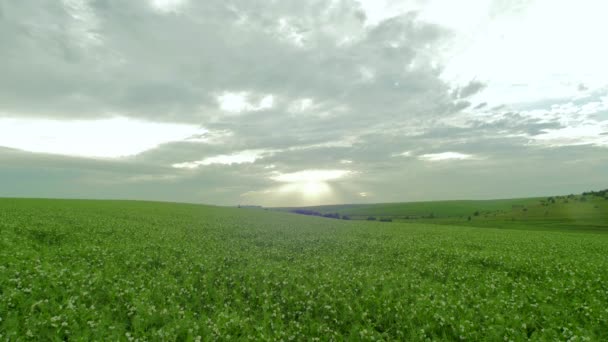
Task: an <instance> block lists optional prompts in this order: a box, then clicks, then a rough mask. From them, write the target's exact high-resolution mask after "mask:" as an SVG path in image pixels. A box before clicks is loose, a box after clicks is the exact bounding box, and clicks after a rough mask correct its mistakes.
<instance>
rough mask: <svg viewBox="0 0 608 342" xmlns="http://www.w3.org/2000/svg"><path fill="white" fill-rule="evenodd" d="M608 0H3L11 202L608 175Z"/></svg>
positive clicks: (295, 197) (506, 187) (388, 190)
mask: <svg viewBox="0 0 608 342" xmlns="http://www.w3.org/2000/svg"><path fill="white" fill-rule="evenodd" d="M606 13H608V5H607V4H606V3H605V2H604V1H598V0H579V1H571V0H513V1H509V0H466V1H449V0H443V1H433V0H430V1H422V0H394V1H390V0H384V1H381V0H360V1H357V0H338V1H328V0H314V1H312V0H311V1H309V0H293V1H290V0H284V1H268V0H205V1H195V0H129V1H124V0H64V1H59V0H20V1H13V0H0V44H1V45H0V196H4V197H76V198H125V199H146V200H167V201H187V202H199V203H210V204H222V205H236V204H260V205H266V206H286V205H306V204H326V203H361V202H393V201H417V200H439V199H463V198H469V199H477V198H480V199H482V198H507V197H523V196H535V195H553V194H567V193H575V192H581V191H584V190H592V189H598V188H606V187H608V67H606V61H608V45H607V44H606V43H605V33H606V32H608V21H607V20H605V15H606Z"/></svg>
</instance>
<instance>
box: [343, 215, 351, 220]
mask: <svg viewBox="0 0 608 342" xmlns="http://www.w3.org/2000/svg"><path fill="white" fill-rule="evenodd" d="M342 219H343V220H350V217H348V216H346V215H342Z"/></svg>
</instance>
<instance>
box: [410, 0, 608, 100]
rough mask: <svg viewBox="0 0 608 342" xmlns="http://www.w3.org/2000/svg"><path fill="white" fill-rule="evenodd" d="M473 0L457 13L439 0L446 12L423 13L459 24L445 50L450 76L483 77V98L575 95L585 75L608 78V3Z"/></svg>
mask: <svg viewBox="0 0 608 342" xmlns="http://www.w3.org/2000/svg"><path fill="white" fill-rule="evenodd" d="M471 2H473V3H474V4H475V5H468V6H466V10H461V11H458V13H459V15H453V13H455V12H454V11H450V10H445V6H444V3H445V2H443V1H442V8H443V10H444V11H443V13H445V14H448V13H449V14H448V15H443V16H441V15H428V16H425V15H423V16H422V18H429V19H430V20H433V21H435V22H437V23H438V24H440V25H447V26H449V27H451V28H452V29H453V30H455V34H454V42H453V44H452V45H453V46H452V47H451V48H450V49H449V50H446V51H445V56H444V59H445V61H446V67H445V72H444V75H443V76H444V77H445V79H447V80H449V81H451V82H455V83H465V82H468V81H469V80H471V79H474V78H477V79H480V80H483V81H486V82H487V83H488V87H487V89H485V90H484V91H483V92H482V94H483V96H480V100H483V101H487V102H489V103H494V104H502V103H522V102H530V101H539V100H543V99H554V98H571V97H575V96H579V95H578V94H577V92H578V88H579V85H580V84H581V83H584V84H585V86H586V87H589V88H591V89H598V88H601V87H603V86H605V85H606V84H607V81H606V79H608V69H607V68H605V61H606V59H608V46H606V44H601V43H599V42H601V41H603V39H604V37H603V33H604V32H606V31H607V30H608V22H607V21H606V20H605V18H604V13H606V11H608V3H606V2H603V1H595V0H581V1H578V2H572V1H569V0H536V1H529V2H522V3H521V4H523V5H521V4H520V5H514V4H515V3H511V4H510V6H511V8H509V6H504V4H503V7H502V8H501V7H500V6H499V5H498V2H495V1H486V0H473V1H471ZM454 6H458V7H465V5H463V4H462V3H461V2H454ZM435 12H436V11H435ZM461 13H462V14H465V15H464V16H461V15H460V14H461ZM450 18H465V19H466V20H456V19H450ZM455 20H456V21H455ZM461 21H462V22H461ZM565 23H567V24H565Z"/></svg>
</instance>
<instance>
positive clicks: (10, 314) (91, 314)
mask: <svg viewBox="0 0 608 342" xmlns="http://www.w3.org/2000/svg"><path fill="white" fill-rule="evenodd" d="M577 203H579V202H578V201H577ZM543 209H544V210H547V208H546V207H545V208H543ZM549 210H551V209H549ZM594 210H596V211H597V209H594ZM530 211H531V212H532V211H533V210H532V208H531V209H530ZM467 212H469V213H470V212H471V211H470V210H469V211H467ZM427 213H428V211H427ZM435 213H438V211H435ZM463 220H464V219H463ZM475 220H482V218H476V219H475ZM606 255H608V234H578V233H567V232H541V231H521V230H497V229H487V228H484V229H480V228H472V227H454V226H437V225H429V224H424V223H413V224H407V223H394V224H382V223H380V222H367V221H344V220H331V219H326V218H322V217H313V216H303V215H294V214H288V213H280V212H274V211H263V210H247V209H238V208H221V207H207V206H197V205H185V204H169V203H146V202H120V201H52V200H13V199H6V200H0V340H3V341H4V340H23V341H28V340H31V341H47V340H50V341H59V340H77V341H80V340H98V341H117V340H129V341H135V340H140V341H143V340H148V341H154V340H170V341H174V340H179V341H197V340H205V341H207V340H229V339H248V340H285V341H288V340H313V339H314V338H318V339H319V340H410V341H416V340H461V339H465V340H471V341H482V340H485V341H498V340H501V341H502V340H513V341H521V340H528V339H531V340H551V341H553V340H593V341H600V340H608V310H606V303H608V288H607V287H606V284H608V272H607V271H608V259H607V258H606Z"/></svg>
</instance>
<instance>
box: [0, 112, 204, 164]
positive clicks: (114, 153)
mask: <svg viewBox="0 0 608 342" xmlns="http://www.w3.org/2000/svg"><path fill="white" fill-rule="evenodd" d="M204 133H205V130H204V129H202V128H200V127H198V126H196V125H188V124H173V123H158V122H147V121H140V120H135V119H129V118H124V117H114V118H109V119H99V120H72V121H65V120H51V119H35V118H0V146H4V147H10V148H15V149H20V150H24V151H29V152H38V153H50V154H60V155H68V156H80V157H93V158H118V157H126V156H133V155H137V154H139V153H141V152H144V151H147V150H150V149H153V148H156V147H158V146H159V145H161V144H164V143H168V142H173V141H182V140H186V139H188V138H189V137H191V136H194V135H200V134H204Z"/></svg>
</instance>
